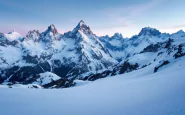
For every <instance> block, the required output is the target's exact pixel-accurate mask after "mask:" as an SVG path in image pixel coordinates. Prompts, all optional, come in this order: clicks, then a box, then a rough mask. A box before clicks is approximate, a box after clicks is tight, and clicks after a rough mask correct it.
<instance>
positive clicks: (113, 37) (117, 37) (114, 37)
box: [111, 33, 123, 39]
mask: <svg viewBox="0 0 185 115" xmlns="http://www.w3.org/2000/svg"><path fill="white" fill-rule="evenodd" d="M120 38H121V39H123V36H122V34H121V33H115V34H114V35H113V36H112V37H111V39H120Z"/></svg>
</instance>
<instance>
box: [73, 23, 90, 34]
mask: <svg viewBox="0 0 185 115" xmlns="http://www.w3.org/2000/svg"><path fill="white" fill-rule="evenodd" d="M78 31H82V32H83V33H85V34H92V31H91V30H90V27H89V26H87V25H86V24H85V22H84V21H83V20H81V21H80V22H79V23H78V25H77V26H76V27H75V28H74V29H73V31H72V33H77V32H78Z"/></svg>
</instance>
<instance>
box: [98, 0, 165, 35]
mask: <svg viewBox="0 0 185 115" xmlns="http://www.w3.org/2000/svg"><path fill="white" fill-rule="evenodd" d="M164 1H165V0H147V1H146V0H145V1H144V2H140V3H137V4H135V2H133V3H132V4H130V5H124V3H122V4H123V5H122V6H121V5H120V6H119V7H111V8H106V9H103V10H102V11H101V14H102V15H103V16H104V18H105V21H107V22H109V23H108V26H107V25H104V26H101V27H100V28H97V30H98V31H101V33H100V32H99V34H101V35H102V34H104V33H106V32H102V31H107V33H108V34H109V35H113V34H114V33H115V32H120V33H123V35H125V36H127V37H131V36H132V35H134V34H137V32H139V31H140V29H141V28H140V26H138V24H137V23H138V22H137V21H138V20H139V19H140V18H143V17H145V15H146V13H147V12H150V10H152V9H153V8H156V6H157V5H159V4H161V3H162V2H164Z"/></svg>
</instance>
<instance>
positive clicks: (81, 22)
mask: <svg viewBox="0 0 185 115" xmlns="http://www.w3.org/2000/svg"><path fill="white" fill-rule="evenodd" d="M78 25H80V26H82V25H86V24H85V22H84V21H83V20H80V22H79V23H78Z"/></svg>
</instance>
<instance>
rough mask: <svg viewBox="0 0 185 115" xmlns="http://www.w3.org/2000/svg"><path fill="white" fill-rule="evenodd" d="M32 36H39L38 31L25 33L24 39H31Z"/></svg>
mask: <svg viewBox="0 0 185 115" xmlns="http://www.w3.org/2000/svg"><path fill="white" fill-rule="evenodd" d="M33 35H37V36H40V33H39V31H38V30H30V31H29V32H28V33H27V35H26V37H31V36H33Z"/></svg>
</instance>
